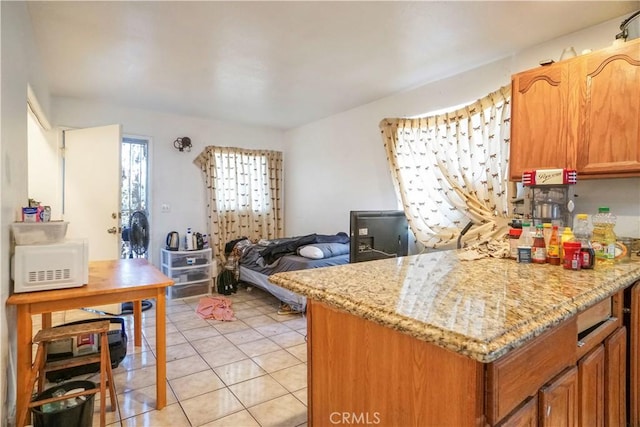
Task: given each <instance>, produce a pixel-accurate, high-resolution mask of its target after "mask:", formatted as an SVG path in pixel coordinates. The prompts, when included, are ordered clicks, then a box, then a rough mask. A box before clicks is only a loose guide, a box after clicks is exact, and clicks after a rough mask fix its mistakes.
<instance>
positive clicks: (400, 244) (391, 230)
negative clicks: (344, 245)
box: [349, 211, 409, 263]
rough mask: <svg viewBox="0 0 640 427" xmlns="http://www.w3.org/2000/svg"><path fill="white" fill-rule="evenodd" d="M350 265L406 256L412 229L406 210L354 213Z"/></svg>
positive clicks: (351, 215) (351, 214)
mask: <svg viewBox="0 0 640 427" xmlns="http://www.w3.org/2000/svg"><path fill="white" fill-rule="evenodd" d="M349 228H350V235H351V240H350V248H349V262H351V263H354V262H362V261H372V260H375V259H384V258H394V257H399V256H406V255H407V254H408V251H409V228H408V223H407V218H406V217H405V215H404V211H351V213H350V226H349Z"/></svg>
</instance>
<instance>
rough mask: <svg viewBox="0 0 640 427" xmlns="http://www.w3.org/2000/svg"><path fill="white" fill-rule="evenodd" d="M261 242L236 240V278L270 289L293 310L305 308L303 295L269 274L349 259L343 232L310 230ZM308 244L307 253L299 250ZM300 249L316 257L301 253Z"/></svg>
mask: <svg viewBox="0 0 640 427" xmlns="http://www.w3.org/2000/svg"><path fill="white" fill-rule="evenodd" d="M264 243H266V244H264ZM264 243H263V244H252V243H251V242H249V241H248V240H246V239H245V240H241V241H238V242H236V243H235V246H234V251H236V252H237V253H239V254H240V255H239V257H238V263H237V268H238V271H239V280H240V281H242V282H246V283H249V284H252V285H254V286H257V287H259V288H261V289H263V290H265V291H267V292H269V293H271V294H272V295H274V296H275V297H276V298H278V299H279V300H280V301H282V302H284V303H286V304H289V305H290V306H291V307H292V308H293V309H294V310H299V311H304V309H305V308H306V305H307V301H306V298H304V297H302V296H300V295H298V294H295V293H293V292H291V291H289V290H287V289H284V288H281V287H280V286H278V285H274V284H273V283H270V282H269V279H268V277H269V276H270V275H272V274H275V273H281V272H285V271H296V270H306V269H309V268H320V267H330V266H334V265H342V264H348V263H349V244H348V236H347V235H346V234H345V233H338V234H336V235H335V236H326V235H317V234H312V235H307V236H302V237H293V238H283V239H276V240H271V241H265V242H264ZM311 246H313V248H307V249H313V250H312V251H310V254H307V253H305V251H304V250H302V249H303V248H304V247H311ZM299 253H301V254H302V255H308V256H316V258H312V257H308V256H300V255H299Z"/></svg>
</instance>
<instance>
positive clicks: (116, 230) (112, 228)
mask: <svg viewBox="0 0 640 427" xmlns="http://www.w3.org/2000/svg"><path fill="white" fill-rule="evenodd" d="M117 232H118V229H117V228H116V227H111V228H108V229H107V233H109V234H116V233H117Z"/></svg>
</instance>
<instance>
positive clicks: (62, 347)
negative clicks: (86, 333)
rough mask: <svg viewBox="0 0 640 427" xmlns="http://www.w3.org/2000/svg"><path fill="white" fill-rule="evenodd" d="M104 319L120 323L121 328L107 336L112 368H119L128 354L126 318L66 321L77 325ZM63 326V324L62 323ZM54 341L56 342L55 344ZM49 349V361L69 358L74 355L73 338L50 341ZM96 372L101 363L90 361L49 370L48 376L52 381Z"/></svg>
mask: <svg viewBox="0 0 640 427" xmlns="http://www.w3.org/2000/svg"><path fill="white" fill-rule="evenodd" d="M102 320H109V321H110V322H111V323H115V324H118V325H119V326H120V328H119V330H116V329H114V330H110V331H109V332H107V338H108V340H109V356H110V357H111V368H112V369H113V368H117V367H118V365H119V364H120V362H122V360H123V359H124V358H125V356H126V355H127V333H126V332H125V327H124V319H122V318H120V317H111V318H108V319H107V318H104V317H103V318H97V319H86V320H78V321H76V322H71V323H66V324H65V325H64V326H66V325H77V324H80V323H89V322H99V321H102ZM61 326H62V325H61ZM54 343H56V344H55V345H54ZM47 347H48V351H47V362H52V361H55V360H60V359H68V358H71V357H73V350H72V340H71V338H69V339H68V340H61V341H55V342H52V343H50V344H49V345H48V346H47ZM98 351H100V341H98ZM94 372H100V363H99V362H96V363H89V364H87V365H80V366H73V367H71V368H66V369H60V370H59V371H50V372H47V374H46V377H47V379H48V380H49V381H51V382H60V381H65V380H68V379H69V378H72V377H75V376H78V375H85V374H91V373H94Z"/></svg>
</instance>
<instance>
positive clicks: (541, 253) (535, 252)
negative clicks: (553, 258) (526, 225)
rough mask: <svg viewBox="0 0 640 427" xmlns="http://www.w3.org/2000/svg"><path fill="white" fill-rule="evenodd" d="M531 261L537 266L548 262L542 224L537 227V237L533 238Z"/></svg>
mask: <svg viewBox="0 0 640 427" xmlns="http://www.w3.org/2000/svg"><path fill="white" fill-rule="evenodd" d="M531 261H533V262H535V263H537V264H544V263H545V262H547V245H545V243H544V235H543V234H542V224H538V225H537V226H536V235H535V237H534V238H533V245H532V246H531Z"/></svg>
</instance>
